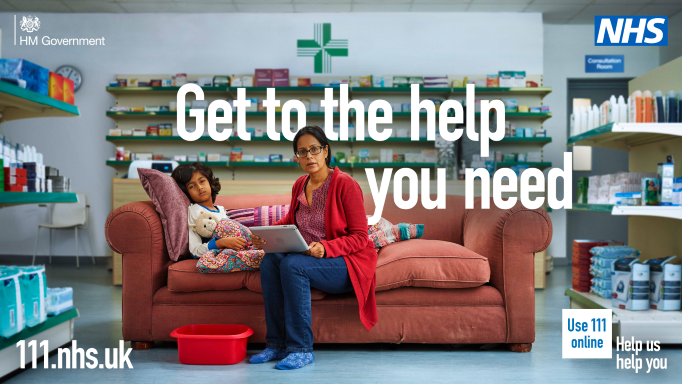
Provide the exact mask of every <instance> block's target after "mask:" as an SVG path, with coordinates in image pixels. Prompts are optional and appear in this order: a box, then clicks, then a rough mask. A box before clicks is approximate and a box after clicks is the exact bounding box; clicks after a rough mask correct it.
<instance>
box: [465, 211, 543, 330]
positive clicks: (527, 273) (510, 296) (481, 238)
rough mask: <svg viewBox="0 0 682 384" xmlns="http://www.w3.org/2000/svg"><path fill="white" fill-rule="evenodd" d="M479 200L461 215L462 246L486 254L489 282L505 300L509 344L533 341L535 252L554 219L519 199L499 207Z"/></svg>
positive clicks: (540, 247) (541, 245) (538, 249)
mask: <svg viewBox="0 0 682 384" xmlns="http://www.w3.org/2000/svg"><path fill="white" fill-rule="evenodd" d="M480 206H481V201H480V198H477V199H476V200H475V202H474V207H476V208H474V209H470V210H467V212H466V214H465V217H464V229H463V231H464V233H463V243H464V244H463V245H464V246H465V247H467V248H468V249H470V250H472V251H474V252H476V253H478V254H480V255H483V256H485V257H487V258H488V262H489V263H490V283H491V285H492V286H494V287H495V288H497V289H498V290H499V291H500V293H501V294H502V297H503V299H504V306H505V312H506V315H507V343H532V342H533V341H535V273H534V270H535V266H534V254H535V253H536V252H541V251H543V250H545V249H546V248H547V247H548V246H549V242H550V241H551V240H552V221H551V220H550V218H549V216H548V215H547V213H546V212H545V211H544V210H542V209H527V208H524V207H523V206H522V205H521V203H520V202H519V203H517V204H516V205H515V206H514V207H512V208H511V209H507V210H503V209H499V208H497V207H495V205H494V204H493V203H492V201H491V204H490V209H481V208H480Z"/></svg>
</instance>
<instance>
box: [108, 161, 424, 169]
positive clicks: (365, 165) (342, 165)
mask: <svg viewBox="0 0 682 384" xmlns="http://www.w3.org/2000/svg"><path fill="white" fill-rule="evenodd" d="M157 161H172V160H157ZM130 163H131V161H115V160H107V162H106V165H109V166H117V165H121V166H129V165H130ZM191 163H193V161H178V164H191ZM201 163H202V164H205V165H208V166H225V167H231V166H234V167H240V166H241V167H298V163H295V162H256V161H237V162H231V163H229V162H223V161H220V162H217V161H203V162H201ZM437 165H438V164H437V163H334V164H332V166H339V167H340V168H388V167H405V166H407V167H418V166H422V167H427V168H433V167H436V166H437Z"/></svg>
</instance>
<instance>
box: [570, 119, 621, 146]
mask: <svg viewBox="0 0 682 384" xmlns="http://www.w3.org/2000/svg"><path fill="white" fill-rule="evenodd" d="M612 127H613V123H608V124H605V125H601V126H599V127H597V128H594V129H591V130H589V131H587V132H583V133H581V134H579V135H575V136H571V137H569V138H568V141H567V143H566V145H571V144H575V143H577V142H579V141H582V140H586V139H591V138H593V137H595V136H599V135H601V134H603V133H606V132H611V129H612Z"/></svg>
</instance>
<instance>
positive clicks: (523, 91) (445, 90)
mask: <svg viewBox="0 0 682 384" xmlns="http://www.w3.org/2000/svg"><path fill="white" fill-rule="evenodd" d="M239 88H242V87H227V86H218V87H201V89H202V90H203V91H204V92H234V93H235V94H236V92H237V90H238V89H239ZM243 88H245V89H246V92H247V93H248V92H263V93H265V92H267V90H268V88H269V87H243ZM274 88H275V91H276V92H292V93H311V92H320V93H324V90H325V88H333V89H334V92H338V91H339V86H338V85H332V86H324V87H274ZM106 89H107V92H109V93H111V94H131V93H132V94H137V93H168V92H177V91H178V90H179V89H180V87H106ZM349 91H350V92H351V93H352V92H357V93H360V94H361V93H382V94H409V93H410V92H411V88H410V87H392V88H387V87H349ZM476 92H477V93H492V94H511V95H540V96H542V97H544V96H546V95H548V94H549V93H551V92H552V88H549V87H536V88H508V87H476ZM419 93H441V94H454V95H461V94H463V93H466V88H464V87H462V88H450V87H439V88H430V87H419Z"/></svg>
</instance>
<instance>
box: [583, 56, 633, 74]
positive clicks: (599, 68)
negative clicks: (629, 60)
mask: <svg viewBox="0 0 682 384" xmlns="http://www.w3.org/2000/svg"><path fill="white" fill-rule="evenodd" d="M585 72H587V73H590V72H625V58H624V57H623V55H585Z"/></svg>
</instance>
